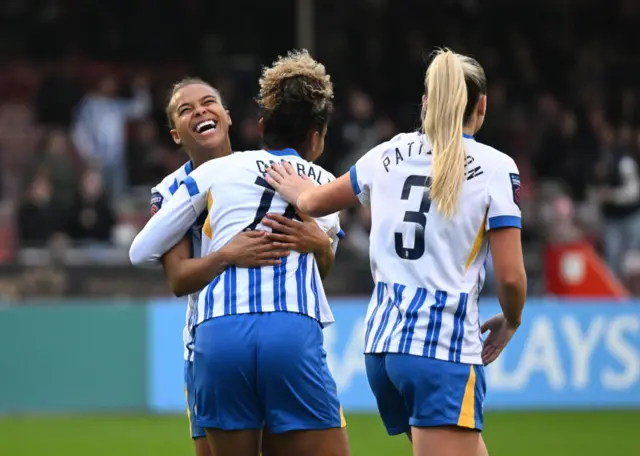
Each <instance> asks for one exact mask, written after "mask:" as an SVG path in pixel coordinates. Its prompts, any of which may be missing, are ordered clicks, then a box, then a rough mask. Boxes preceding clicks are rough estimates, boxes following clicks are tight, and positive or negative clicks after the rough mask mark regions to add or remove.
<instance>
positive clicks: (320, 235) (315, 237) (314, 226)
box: [262, 212, 331, 253]
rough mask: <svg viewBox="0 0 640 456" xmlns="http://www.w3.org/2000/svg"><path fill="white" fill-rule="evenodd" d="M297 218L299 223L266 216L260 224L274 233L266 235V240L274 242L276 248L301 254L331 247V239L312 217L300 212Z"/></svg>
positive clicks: (276, 216) (280, 216) (277, 215)
mask: <svg viewBox="0 0 640 456" xmlns="http://www.w3.org/2000/svg"><path fill="white" fill-rule="evenodd" d="M298 217H299V218H300V220H302V221H301V222H298V221H296V220H291V219H288V218H286V217H284V216H282V215H280V214H267V217H266V218H264V219H262V224H263V225H265V226H268V227H269V228H271V229H272V230H273V231H275V233H267V235H266V236H267V238H268V239H270V240H272V241H276V242H277V243H278V244H277V246H278V247H281V248H286V249H289V250H296V251H298V252H301V253H313V252H316V251H318V250H322V249H324V248H327V247H329V246H330V245H331V238H330V237H329V236H328V235H327V233H325V232H324V230H323V229H322V228H320V225H318V223H317V222H316V221H315V220H314V219H313V218H312V217H309V216H308V215H306V214H303V213H301V212H298Z"/></svg>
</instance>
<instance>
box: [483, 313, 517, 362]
mask: <svg viewBox="0 0 640 456" xmlns="http://www.w3.org/2000/svg"><path fill="white" fill-rule="evenodd" d="M516 329H518V328H517V327H515V326H513V325H512V324H510V323H509V322H508V321H507V320H506V318H504V315H502V314H500V315H496V316H495V317H491V318H490V319H488V320H487V321H485V322H484V323H483V324H482V326H481V327H480V331H481V332H482V333H483V334H484V333H485V332H487V331H491V332H490V333H489V336H488V337H487V338H486V339H485V341H484V347H483V349H482V362H483V364H484V365H485V366H486V365H488V364H491V363H492V362H494V361H495V360H496V359H498V356H500V353H502V350H504V347H506V346H507V344H508V343H509V341H510V340H511V338H512V337H513V335H514V334H515V332H516Z"/></svg>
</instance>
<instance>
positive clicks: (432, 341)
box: [350, 133, 521, 364]
mask: <svg viewBox="0 0 640 456" xmlns="http://www.w3.org/2000/svg"><path fill="white" fill-rule="evenodd" d="M464 147H465V151H466V155H467V159H466V171H465V181H464V183H463V186H462V191H461V193H460V198H459V200H458V208H457V211H456V213H455V215H454V216H453V218H452V219H450V220H448V219H446V218H444V217H443V216H441V215H440V214H439V213H438V210H437V207H436V205H435V204H433V205H432V204H431V201H430V199H429V189H428V187H429V185H430V179H431V178H430V175H431V163H432V155H431V145H430V143H429V142H428V140H427V139H426V138H425V137H424V135H422V134H420V133H406V134H400V135H398V136H396V137H395V138H393V139H392V140H391V141H389V142H386V143H383V144H381V145H379V146H377V147H375V148H374V149H372V150H371V151H369V152H368V153H367V154H366V155H364V156H363V157H362V158H361V159H360V160H358V162H357V163H356V164H355V165H354V166H353V167H352V168H351V170H350V176H351V183H352V186H353V190H354V192H355V193H356V195H357V196H358V198H359V199H360V201H361V202H362V204H364V205H366V206H370V207H371V212H372V227H371V244H370V257H371V271H372V274H373V278H374V281H375V283H376V288H375V291H374V293H373V296H372V298H371V302H370V304H369V309H368V311H367V324H366V333H365V353H407V354H412V355H419V356H427V357H431V358H437V359H442V360H446V361H452V362H459V363H468V364H482V360H481V352H482V338H481V334H480V321H479V312H478V296H479V294H480V290H481V289H482V285H483V284H484V277H485V269H484V264H485V261H486V259H487V255H488V251H489V245H488V240H487V237H486V236H485V233H486V232H487V231H489V230H492V229H496V228H503V227H517V228H520V226H521V222H520V176H519V174H518V169H517V167H516V164H515V163H514V161H513V160H512V159H511V158H509V157H508V156H507V155H505V154H503V153H501V152H499V151H497V150H496V149H493V148H491V147H489V146H486V145H484V144H481V143H478V142H476V141H475V140H474V139H473V138H472V137H470V136H465V139H464Z"/></svg>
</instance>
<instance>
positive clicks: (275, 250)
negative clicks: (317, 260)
mask: <svg viewBox="0 0 640 456" xmlns="http://www.w3.org/2000/svg"><path fill="white" fill-rule="evenodd" d="M266 235H267V232H266V231H245V232H242V233H239V234H237V235H236V236H235V237H234V238H233V239H231V240H230V241H229V243H227V245H225V246H224V247H222V249H220V250H221V252H222V253H224V255H225V257H226V258H227V261H228V262H229V263H230V264H232V265H234V266H238V267H241V268H257V267H260V266H275V265H278V264H280V263H281V262H282V258H284V257H286V256H288V255H289V250H288V249H286V248H283V247H279V246H278V245H277V243H275V242H273V241H272V240H270V239H268V238H267V236H266Z"/></svg>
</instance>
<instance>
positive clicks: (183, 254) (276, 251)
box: [162, 231, 289, 297]
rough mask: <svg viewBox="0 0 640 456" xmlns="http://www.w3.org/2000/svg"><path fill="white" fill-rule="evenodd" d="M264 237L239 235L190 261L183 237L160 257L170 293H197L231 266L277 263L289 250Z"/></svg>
mask: <svg viewBox="0 0 640 456" xmlns="http://www.w3.org/2000/svg"><path fill="white" fill-rule="evenodd" d="M266 234H267V233H266V232H264V231H247V232H243V233H239V234H237V235H236V236H235V237H234V238H233V239H232V240H231V241H229V243H227V244H226V245H225V246H224V247H222V248H221V249H219V250H217V251H216V252H213V253H211V254H209V255H207V256H205V257H202V258H191V239H190V238H189V236H185V238H184V239H183V240H182V241H180V243H178V244H177V245H176V246H174V247H173V248H172V249H171V250H169V252H167V253H166V254H165V255H164V256H163V257H162V264H163V266H164V271H165V275H166V277H167V282H169V286H170V287H171V291H172V292H173V294H174V295H176V296H177V297H180V296H185V295H188V294H190V293H195V292H197V291H200V290H201V289H202V288H204V287H205V286H206V285H207V284H208V283H209V282H211V281H212V280H213V279H214V278H216V277H217V276H219V275H220V274H222V273H223V272H224V270H225V269H227V267H229V266H231V265H233V266H238V267H241V268H257V267H261V266H276V265H278V264H280V263H281V262H282V258H283V257H286V256H288V255H289V251H288V250H286V249H283V248H281V247H278V246H277V245H276V243H274V242H273V241H270V240H269V239H267V237H266Z"/></svg>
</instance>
